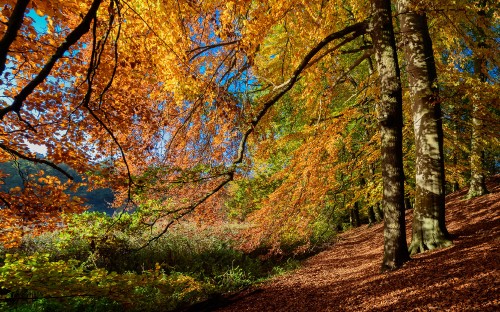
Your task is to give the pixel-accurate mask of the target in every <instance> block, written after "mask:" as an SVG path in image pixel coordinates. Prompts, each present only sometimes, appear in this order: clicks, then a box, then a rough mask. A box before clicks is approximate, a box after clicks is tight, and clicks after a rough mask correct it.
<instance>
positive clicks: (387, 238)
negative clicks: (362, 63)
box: [371, 0, 410, 271]
mask: <svg viewBox="0 0 500 312" xmlns="http://www.w3.org/2000/svg"><path fill="white" fill-rule="evenodd" d="M371 8H372V14H373V15H372V27H371V32H372V33H371V35H372V40H373V47H374V51H375V59H376V62H377V68H378V73H379V79H380V88H381V94H380V100H379V103H378V107H377V113H378V120H379V124H380V133H381V141H382V143H381V144H382V146H381V155H382V179H383V196H382V206H383V210H384V220H385V223H384V224H385V225H384V257H383V260H382V271H387V270H393V269H396V268H398V267H400V266H402V265H403V263H404V262H406V261H407V260H409V259H410V257H409V254H408V249H407V245H406V233H405V210H404V173H403V148H402V145H403V144H402V137H403V130H402V129H403V110H402V91H401V80H400V72H399V64H398V58H397V54H396V42H395V38H394V30H393V26H392V16H391V2H390V1H389V0H372V2H371Z"/></svg>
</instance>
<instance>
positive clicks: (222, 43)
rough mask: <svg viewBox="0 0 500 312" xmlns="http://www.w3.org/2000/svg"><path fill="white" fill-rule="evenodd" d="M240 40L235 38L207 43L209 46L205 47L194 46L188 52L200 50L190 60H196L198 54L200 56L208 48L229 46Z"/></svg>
mask: <svg viewBox="0 0 500 312" xmlns="http://www.w3.org/2000/svg"><path fill="white" fill-rule="evenodd" d="M239 42H240V40H233V41H228V42H221V43H215V44H211V45H207V46H203V47H197V48H194V49H192V50H189V51H188V53H193V52H195V51H198V50H200V51H198V52H197V53H196V54H194V55H193V56H191V58H189V61H190V62H191V61H192V60H194V59H195V58H197V57H198V56H200V55H201V54H203V53H204V52H207V51H208V50H211V49H215V48H218V47H223V46H227V45H231V44H236V43H239Z"/></svg>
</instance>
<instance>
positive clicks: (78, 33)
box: [0, 0, 102, 120]
mask: <svg viewBox="0 0 500 312" xmlns="http://www.w3.org/2000/svg"><path fill="white" fill-rule="evenodd" d="M101 2H102V0H94V2H92V5H91V6H90V9H89V11H88V12H87V14H86V15H85V17H84V18H83V20H82V22H81V23H80V24H79V25H78V26H77V27H76V28H75V29H74V30H73V31H72V32H71V33H70V34H69V35H68V37H66V40H65V41H64V42H63V43H62V44H61V45H60V46H59V47H58V48H57V50H56V51H55V52H54V54H53V55H52V56H51V58H50V59H49V60H48V62H47V63H46V64H45V66H44V67H43V68H42V70H41V71H40V72H39V73H38V75H37V76H36V77H35V78H34V79H33V80H31V81H30V82H29V83H28V84H27V85H26V86H25V87H24V88H23V89H22V90H21V92H19V93H18V94H17V95H16V96H15V97H14V101H12V104H10V105H9V106H6V107H4V108H2V109H0V120H3V118H4V116H5V115H6V114H8V113H9V112H15V113H16V114H17V115H18V116H20V112H21V107H22V105H23V102H24V101H25V100H26V98H27V97H28V96H29V95H30V94H31V93H32V92H33V91H34V90H35V88H36V87H37V86H38V85H40V84H41V83H42V82H43V81H44V80H45V79H46V78H47V77H48V75H49V74H50V71H51V70H52V68H53V67H54V65H55V64H56V62H57V61H58V60H59V59H60V58H61V57H62V56H63V55H64V53H65V52H66V51H68V49H69V48H70V47H71V46H72V45H74V44H75V43H77V42H78V40H80V38H81V37H82V36H83V35H84V34H86V33H87V32H88V31H89V30H90V24H91V22H92V20H93V19H94V18H95V16H96V14H97V10H98V9H99V6H100V4H101ZM2 51H3V50H2Z"/></svg>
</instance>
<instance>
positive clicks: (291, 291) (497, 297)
mask: <svg viewBox="0 0 500 312" xmlns="http://www.w3.org/2000/svg"><path fill="white" fill-rule="evenodd" d="M489 190H490V192H491V193H490V194H488V195H485V196H482V197H479V198H475V199H472V200H468V201H467V200H464V199H463V198H464V196H465V195H466V190H462V191H460V192H456V193H453V194H451V195H449V196H448V197H447V206H446V208H447V212H446V217H447V224H448V230H449V232H450V233H451V234H452V235H453V236H455V239H454V246H452V247H449V248H446V249H441V250H437V251H433V252H426V253H423V254H419V255H416V256H414V257H413V260H412V261H410V262H409V263H407V264H406V265H405V266H404V267H403V268H401V269H400V270H397V271H394V272H390V273H385V274H382V273H380V264H381V257H382V239H383V236H382V228H383V225H382V224H377V225H375V226H373V227H367V226H362V227H360V228H357V229H355V230H352V231H349V232H347V233H345V234H343V235H342V236H341V237H340V240H339V242H338V243H337V244H335V246H333V247H332V248H331V249H329V250H326V251H324V252H322V253H320V254H318V255H316V256H314V257H312V258H310V259H308V260H307V261H306V262H305V263H304V266H303V267H302V268H301V269H299V270H297V271H295V272H292V273H289V274H287V275H285V276H282V277H278V278H275V279H273V280H272V281H270V282H269V283H266V284H263V285H260V286H259V287H258V288H254V289H250V290H247V291H245V292H243V293H240V294H238V295H236V296H234V297H233V298H229V299H228V301H229V304H228V305H226V306H225V307H223V308H220V309H219V310H217V311H259V312H260V311H431V310H432V311H443V310H446V311H500V287H499V286H500V273H499V267H500V266H499V264H500V253H499V249H500V248H499V247H500V237H499V232H500V175H497V176H495V177H494V178H493V179H492V180H491V181H490V183H489ZM406 220H407V224H408V238H410V237H411V236H410V235H409V234H410V226H411V220H412V213H411V212H409V213H408V215H407V219H406Z"/></svg>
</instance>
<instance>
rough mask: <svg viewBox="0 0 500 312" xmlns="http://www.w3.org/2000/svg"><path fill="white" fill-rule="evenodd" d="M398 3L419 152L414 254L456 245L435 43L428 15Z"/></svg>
mask: <svg viewBox="0 0 500 312" xmlns="http://www.w3.org/2000/svg"><path fill="white" fill-rule="evenodd" d="M410 2H411V1H410V0H400V1H398V10H399V19H400V23H401V33H402V41H403V45H404V52H405V59H406V63H407V72H408V82H409V87H410V98H411V101H412V113H413V127H414V132H415V151H416V168H415V171H416V179H415V182H416V189H415V207H414V213H413V224H412V230H413V231H412V241H411V244H410V248H409V251H410V254H415V253H419V252H423V251H425V250H430V249H435V248H440V247H446V246H450V245H451V244H452V243H451V241H450V240H449V238H448V237H449V235H448V232H447V230H446V227H445V178H444V156H443V126H442V120H441V105H440V103H439V98H438V89H437V86H436V82H437V74H436V65H435V63H434V57H433V51H432V41H431V38H430V35H429V30H428V26H427V17H426V15H425V13H416V12H414V11H413V9H412V7H411V3H410Z"/></svg>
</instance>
